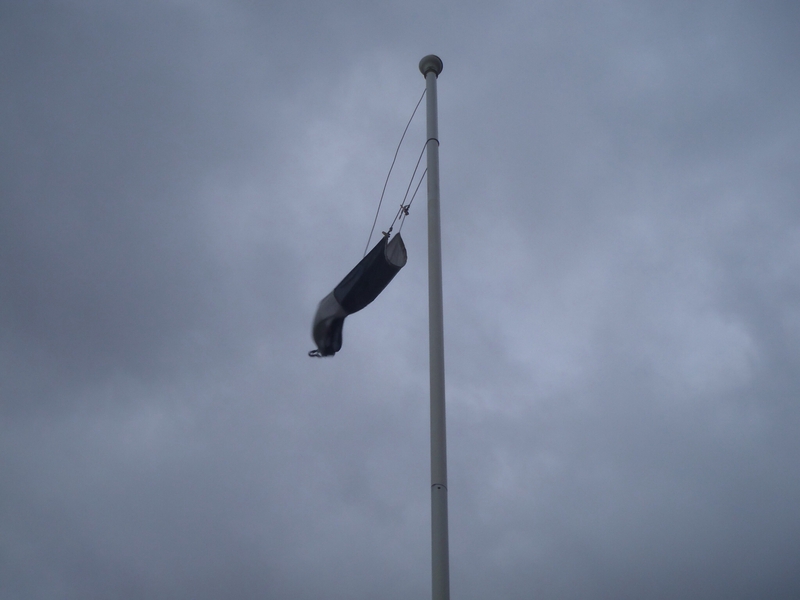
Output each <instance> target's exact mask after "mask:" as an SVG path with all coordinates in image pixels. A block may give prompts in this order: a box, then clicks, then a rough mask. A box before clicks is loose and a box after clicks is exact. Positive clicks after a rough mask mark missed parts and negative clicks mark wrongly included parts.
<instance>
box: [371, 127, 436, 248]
mask: <svg viewBox="0 0 800 600" xmlns="http://www.w3.org/2000/svg"><path fill="white" fill-rule="evenodd" d="M427 149H428V142H425V145H424V146H423V147H422V152H420V153H419V158H418V159H417V164H416V166H415V167H414V172H413V173H412V174H411V181H409V182H408V187H407V188H406V194H405V196H403V201H402V202H401V203H400V209H399V210H398V211H397V214H396V215H395V217H394V221H392V224H391V226H390V227H389V230H388V231H389V233H391V231H392V228H393V227H394V224H395V223H396V222H397V219H399V218H400V215H401V214H403V213H405V212H406V211H407V210H408V206H411V203H410V202H409V203H408V206H406V198H408V192H409V191H411V185H412V184H413V183H414V177H416V175H417V169H419V163H420V162H422V157H423V155H424V154H425V150H427ZM427 170H428V169H425V171H426V172H427ZM420 181H422V179H420ZM417 188H418V189H419V184H417ZM416 193H417V192H416V191H415V192H414V194H415V195H416ZM367 245H369V244H367Z"/></svg>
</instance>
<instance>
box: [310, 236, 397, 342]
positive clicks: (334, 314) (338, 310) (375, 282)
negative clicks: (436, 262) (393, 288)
mask: <svg viewBox="0 0 800 600" xmlns="http://www.w3.org/2000/svg"><path fill="white" fill-rule="evenodd" d="M388 239H389V236H388V235H384V236H383V238H381V240H380V241H379V242H378V243H377V244H376V245H375V247H374V248H373V249H372V250H370V251H369V254H367V255H366V256H365V257H364V258H363V259H361V262H360V263H358V264H357V265H356V266H355V267H354V268H353V270H352V271H350V272H349V273H348V274H347V276H346V277H345V278H344V279H342V281H341V282H339V285H337V286H336V287H335V288H333V291H332V292H331V293H330V294H328V295H327V296H325V297H324V298H323V299H322V301H321V302H320V303H319V306H318V307H317V314H316V315H314V324H313V327H312V335H313V337H314V343H315V344H316V345H317V349H316V350H312V351H311V352H309V353H308V354H309V356H333V355H334V354H336V353H337V352H338V351H339V350H341V348H342V326H343V325H344V319H345V317H346V316H347V315H352V314H353V313H354V312H358V311H359V310H361V309H362V308H364V307H365V306H367V305H368V304H369V303H370V302H372V301H373V300H375V298H377V297H378V295H379V294H380V293H381V292H382V291H383V290H384V289H385V288H386V286H387V285H389V282H390V281H391V280H392V279H393V278H394V276H395V275H397V272H398V271H399V270H400V269H402V268H403V267H404V266H405V264H406V260H408V255H407V254H406V247H405V244H403V238H401V237H400V234H399V233H398V234H397V235H396V236H394V238H392V240H391V241H388Z"/></svg>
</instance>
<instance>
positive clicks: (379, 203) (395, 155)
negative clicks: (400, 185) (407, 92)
mask: <svg viewBox="0 0 800 600" xmlns="http://www.w3.org/2000/svg"><path fill="white" fill-rule="evenodd" d="M427 91H428V90H427V88H426V89H424V90H422V96H420V97H419V100H418V101H417V105H416V106H415V107H414V112H412V113H411V118H410V119H409V120H408V123H406V128H405V129H404V130H403V135H402V136H400V143H399V144H397V150H395V151H394V158H393V159H392V166H391V167H389V172H388V173H387V174H386V181H384V182H383V191H382V192H381V199H380V200H379V201H378V210H377V211H375V220H373V221H372V229H370V230H369V239H367V246H366V248H364V256H366V255H367V250H369V244H370V242H371V241H372V234H373V233H374V232H375V223H377V222H378V215H379V214H380V212H381V204H383V195H384V194H385V193H386V186H387V185H388V184H389V177H390V176H391V174H392V169H394V163H395V162H396V161H397V154H398V152H400V146H401V145H402V143H403V138H405V137H406V132H407V131H408V128H409V127H410V126H411V121H413V120H414V115H415V114H417V109H418V108H419V105H420V104H421V103H422V99H423V98H424V97H425V92H427Z"/></svg>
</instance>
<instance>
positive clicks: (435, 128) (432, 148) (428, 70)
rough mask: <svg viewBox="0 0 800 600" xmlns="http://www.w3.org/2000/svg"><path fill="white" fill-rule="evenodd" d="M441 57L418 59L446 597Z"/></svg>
mask: <svg viewBox="0 0 800 600" xmlns="http://www.w3.org/2000/svg"><path fill="white" fill-rule="evenodd" d="M442 66H443V65H442V60H441V59H440V58H439V57H438V56H435V55H433V54H430V55H428V56H426V57H425V58H423V59H422V60H421V61H420V62H419V70H420V72H421V73H422V75H423V77H425V85H426V95H427V99H426V103H427V104H426V107H427V130H428V141H427V143H426V144H427V155H428V326H429V348H430V379H431V567H432V590H433V600H450V550H449V541H448V533H447V429H446V426H445V396H444V317H443V308H442V235H441V220H440V216H439V123H438V114H437V113H438V107H437V98H436V79H437V77H438V76H439V73H441V72H442Z"/></svg>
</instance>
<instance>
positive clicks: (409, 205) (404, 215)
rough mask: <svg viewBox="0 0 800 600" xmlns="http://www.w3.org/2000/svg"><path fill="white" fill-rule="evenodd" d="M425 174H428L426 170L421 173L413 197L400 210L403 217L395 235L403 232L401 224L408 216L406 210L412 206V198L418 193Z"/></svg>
mask: <svg viewBox="0 0 800 600" xmlns="http://www.w3.org/2000/svg"><path fill="white" fill-rule="evenodd" d="M427 174H428V169H425V170H424V171H423V172H422V177H420V178H419V182H418V183H417V188H416V189H415V190H414V195H413V196H411V200H409V202H408V204H406V206H405V208H404V209H402V210H403V217H402V218H401V219H400V227H398V228H397V233H398V234H399V233H400V232H401V231H403V223H405V222H406V217H407V216H408V209H410V208H411V204H412V202H414V198H416V197H417V192H418V191H419V186H421V185H422V180H423V179H425V175H427Z"/></svg>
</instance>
